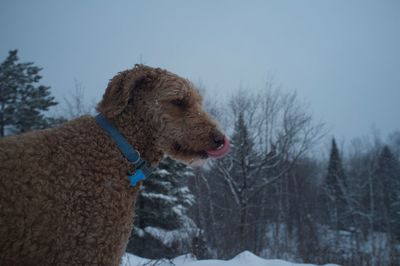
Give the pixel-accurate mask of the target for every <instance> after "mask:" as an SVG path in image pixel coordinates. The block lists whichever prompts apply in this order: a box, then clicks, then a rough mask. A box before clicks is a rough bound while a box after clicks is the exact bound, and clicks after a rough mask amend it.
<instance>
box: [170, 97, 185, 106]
mask: <svg viewBox="0 0 400 266" xmlns="http://www.w3.org/2000/svg"><path fill="white" fill-rule="evenodd" d="M171 103H172V104H173V105H175V106H178V107H184V106H185V102H184V101H183V100H182V99H175V100H173V101H172V102H171Z"/></svg>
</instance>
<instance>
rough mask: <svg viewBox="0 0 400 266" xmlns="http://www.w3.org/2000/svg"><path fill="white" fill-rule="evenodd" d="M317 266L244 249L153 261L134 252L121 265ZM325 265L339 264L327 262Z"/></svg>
mask: <svg viewBox="0 0 400 266" xmlns="http://www.w3.org/2000/svg"><path fill="white" fill-rule="evenodd" d="M145 265H146V266H315V265H314V264H298V263H292V262H287V261H283V260H266V259H262V258H260V257H258V256H256V255H254V254H253V253H251V252H249V251H244V252H242V253H240V254H239V255H237V256H236V257H234V258H233V259H231V260H196V259H194V258H192V257H191V256H189V255H187V256H180V257H177V258H175V259H173V260H171V261H169V260H159V261H151V260H149V259H144V258H140V257H137V256H135V255H132V254H128V253H127V254H125V256H124V257H123V259H122V264H121V266H145ZM325 266H337V265H336V264H326V265H325Z"/></svg>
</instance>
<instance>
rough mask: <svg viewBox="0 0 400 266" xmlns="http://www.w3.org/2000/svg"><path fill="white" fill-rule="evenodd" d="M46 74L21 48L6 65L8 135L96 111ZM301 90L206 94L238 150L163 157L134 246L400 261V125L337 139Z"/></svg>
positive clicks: (148, 188)
mask: <svg viewBox="0 0 400 266" xmlns="http://www.w3.org/2000/svg"><path fill="white" fill-rule="evenodd" d="M40 71H41V68H39V67H37V66H35V64H34V63H32V62H28V63H21V62H20V61H19V58H18V52H17V50H13V51H10V52H9V54H8V57H7V58H6V59H5V60H4V61H3V62H2V63H1V65H0V137H4V136H7V135H11V134H21V133H24V132H27V131H31V130H40V129H44V128H48V127H55V126H57V125H59V124H61V123H63V122H65V121H67V120H70V119H74V118H75V117H78V116H81V115H84V114H94V111H93V108H92V107H91V106H89V105H88V104H87V103H85V102H83V97H82V96H83V89H82V88H81V87H80V86H79V84H76V88H71V91H72V92H73V93H72V94H71V95H70V97H69V98H67V99H64V102H63V103H59V102H58V101H57V100H56V99H55V97H53V96H52V95H51V88H50V87H49V86H44V85H40V80H41V78H42V77H41V75H40ZM199 87H200V90H201V91H202V92H204V94H205V95H206V97H205V98H206V99H208V98H207V88H202V86H199ZM74 89H75V91H74ZM301 98H302V97H301V95H298V94H297V93H295V92H287V91H286V90H285V89H283V88H282V87H281V86H278V85H276V84H275V83H274V82H273V81H269V82H267V83H266V84H265V87H264V88H260V89H259V90H258V91H257V92H252V93H250V92H248V91H246V90H237V91H236V93H235V94H233V96H232V97H231V98H230V99H229V100H228V101H226V102H223V103H220V102H215V101H213V100H212V99H209V100H207V101H206V102H205V107H206V108H207V110H208V111H209V112H210V113H211V114H212V115H213V116H214V117H216V119H217V120H218V121H220V123H221V127H222V128H224V130H225V131H226V133H227V135H228V136H229V138H230V141H231V152H230V153H229V155H228V156H226V157H225V158H223V159H220V160H215V161H209V162H207V164H205V165H204V166H203V167H201V168H188V167H186V166H185V165H183V164H181V163H179V162H176V161H173V160H171V159H166V160H164V161H163V162H162V163H161V164H160V166H159V168H158V169H157V171H156V172H155V173H154V174H153V176H152V177H151V178H150V179H148V180H146V181H145V182H144V184H143V186H142V189H141V190H140V194H139V198H138V201H137V206H136V217H135V220H134V224H135V226H134V230H133V232H132V236H131V239H130V241H129V243H128V248H127V252H130V253H133V254H135V255H138V256H141V257H146V258H153V259H158V258H174V257H176V256H178V255H181V254H187V253H192V254H194V255H195V256H196V257H197V258H200V259H207V258H222V259H229V258H232V257H234V256H235V255H236V254H238V253H240V252H242V251H245V250H248V251H251V252H252V253H254V254H256V255H258V256H261V257H263V258H280V259H285V260H289V261H295V262H307V263H315V264H323V263H337V264H340V265H400V132H399V131H395V132H392V133H391V134H390V135H389V136H380V135H379V133H377V132H371V133H368V132H366V135H365V136H360V137H359V138H356V139H350V140H342V139H339V140H338V139H335V136H332V134H331V133H330V132H329V130H328V129H327V128H326V126H325V125H324V122H323V121H318V120H317V119H315V117H314V115H313V114H312V113H311V112H310V110H309V108H307V104H305V103H304V102H303V101H301V100H300V99H301ZM56 106H63V107H62V108H61V112H59V113H60V114H57V115H54V112H53V113H52V112H50V110H51V109H52V108H54V107H56ZM338 108H339V107H338ZM326 143H329V145H328V146H326V145H324V144H326Z"/></svg>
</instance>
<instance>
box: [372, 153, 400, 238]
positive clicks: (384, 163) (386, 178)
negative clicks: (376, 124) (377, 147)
mask: <svg viewBox="0 0 400 266" xmlns="http://www.w3.org/2000/svg"><path fill="white" fill-rule="evenodd" d="M374 181H375V182H374V183H375V184H374V187H375V194H374V197H375V200H374V201H375V202H376V205H375V207H376V208H375V210H374V212H375V228H376V229H377V230H379V231H386V232H391V233H394V234H395V235H396V238H398V239H400V226H399V225H400V164H399V162H398V161H397V159H396V157H395V156H394V154H393V153H392V151H391V150H390V148H389V147H388V146H384V147H383V149H382V152H381V154H380V156H379V158H378V166H377V169H376V174H375V180H374Z"/></svg>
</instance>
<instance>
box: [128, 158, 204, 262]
mask: <svg viewBox="0 0 400 266" xmlns="http://www.w3.org/2000/svg"><path fill="white" fill-rule="evenodd" d="M192 177H193V172H192V170H191V169H190V168H187V167H186V166H185V165H183V164H181V163H178V162H176V161H173V160H171V159H166V160H164V161H163V162H161V163H160V165H159V168H158V169H157V170H156V172H155V173H154V174H153V175H152V177H151V178H150V179H148V180H146V181H145V182H144V184H143V188H142V190H141V192H140V194H139V197H138V200H137V205H136V218H135V226H134V230H133V233H132V239H131V240H130V242H129V244H128V251H129V252H132V253H134V254H136V255H139V256H142V257H147V258H152V259H158V258H173V257H176V256H177V255H181V254H184V253H190V252H191V244H192V238H193V237H194V236H195V235H197V234H198V232H199V229H198V228H197V226H196V224H195V223H194V222H193V220H192V219H191V218H189V217H188V208H189V207H190V206H191V205H192V204H193V203H194V196H193V195H192V194H191V192H190V191H189V189H188V187H187V185H186V183H187V179H188V178H192Z"/></svg>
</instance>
